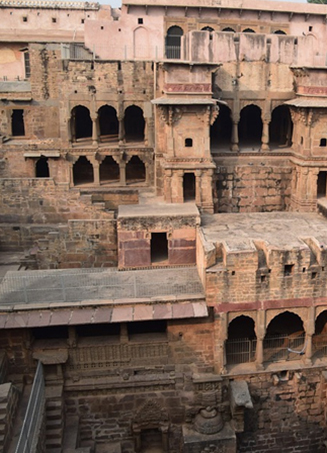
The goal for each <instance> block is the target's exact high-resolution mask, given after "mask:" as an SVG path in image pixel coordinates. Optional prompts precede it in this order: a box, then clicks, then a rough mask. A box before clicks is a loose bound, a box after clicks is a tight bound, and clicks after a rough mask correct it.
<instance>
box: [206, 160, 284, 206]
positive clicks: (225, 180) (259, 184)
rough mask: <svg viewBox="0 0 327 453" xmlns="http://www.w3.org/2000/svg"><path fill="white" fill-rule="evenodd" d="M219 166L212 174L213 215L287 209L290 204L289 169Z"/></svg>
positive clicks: (266, 166)
mask: <svg viewBox="0 0 327 453" xmlns="http://www.w3.org/2000/svg"><path fill="white" fill-rule="evenodd" d="M248 160H249V163H248V164H247V165H235V166H231V165H230V164H229V162H228V159H224V163H223V165H224V164H225V165H226V166H220V165H219V163H218V162H219V160H218V159H217V161H218V162H217V173H216V174H215V175H214V179H215V188H214V197H215V199H214V202H215V212H270V211H284V210H287V209H288V207H289V204H290V196H291V182H292V167H291V166H286V165H283V166H277V165H276V164H275V165H273V166H272V165H269V164H267V165H262V164H259V165H258V164H257V163H256V162H254V163H253V161H252V162H251V158H249V159H248Z"/></svg>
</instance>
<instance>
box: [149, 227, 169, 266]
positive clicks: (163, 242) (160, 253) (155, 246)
mask: <svg viewBox="0 0 327 453" xmlns="http://www.w3.org/2000/svg"><path fill="white" fill-rule="evenodd" d="M164 262H167V263H168V239H167V233H151V263H156V264H158V263H164Z"/></svg>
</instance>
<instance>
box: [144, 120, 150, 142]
mask: <svg viewBox="0 0 327 453" xmlns="http://www.w3.org/2000/svg"><path fill="white" fill-rule="evenodd" d="M148 134H149V126H148V118H144V145H145V146H148V143H149V136H148Z"/></svg>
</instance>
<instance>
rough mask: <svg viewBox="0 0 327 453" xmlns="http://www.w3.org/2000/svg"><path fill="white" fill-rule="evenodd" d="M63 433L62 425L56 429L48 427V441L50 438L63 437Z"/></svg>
mask: <svg viewBox="0 0 327 453" xmlns="http://www.w3.org/2000/svg"><path fill="white" fill-rule="evenodd" d="M62 433H63V429H62V428H61V427H60V428H54V429H49V430H48V429H47V430H46V439H47V441H48V440H50V439H60V441H61V439H62Z"/></svg>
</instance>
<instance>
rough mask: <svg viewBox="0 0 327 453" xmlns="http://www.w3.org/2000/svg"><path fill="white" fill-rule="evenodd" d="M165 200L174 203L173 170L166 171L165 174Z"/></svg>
mask: <svg viewBox="0 0 327 453" xmlns="http://www.w3.org/2000/svg"><path fill="white" fill-rule="evenodd" d="M164 178H165V180H164V199H165V202H166V203H172V193H171V188H172V181H171V178H172V171H171V170H165V172H164Z"/></svg>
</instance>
